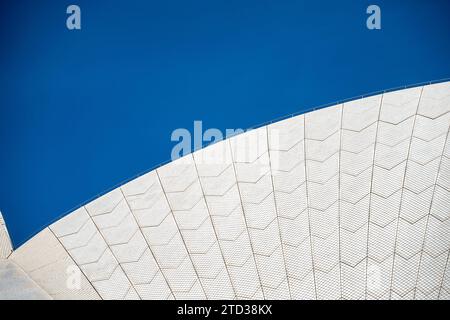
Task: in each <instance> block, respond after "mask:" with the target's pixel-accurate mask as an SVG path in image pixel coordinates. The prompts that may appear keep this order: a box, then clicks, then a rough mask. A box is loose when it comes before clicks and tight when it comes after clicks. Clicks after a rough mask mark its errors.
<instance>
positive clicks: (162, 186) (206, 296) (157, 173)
mask: <svg viewBox="0 0 450 320" xmlns="http://www.w3.org/2000/svg"><path fill="white" fill-rule="evenodd" d="M155 172H156V176H157V178H158V181H159V184H160V186H161V189H162V192H163V193H164V197H165V198H166V202H167V205H168V206H169V209H170V212H171V213H172V219H173V221H174V223H175V226H176V227H177V229H178V233H179V234H180V238H181V241H183V245H184V249H185V250H186V254H187V255H188V256H189V260H190V261H191V265H192V269H194V272H195V275H196V276H197V280H198V282H199V284H200V287H201V288H202V291H203V294H204V295H205V298H206V299H207V300H208V299H209V298H208V295H207V294H206V291H205V288H204V287H203V283H202V279H201V278H200V276H199V275H198V271H197V268H196V267H195V264H194V261H192V257H191V254H190V252H189V250H188V247H187V245H186V241H185V240H184V237H183V234H182V233H181V230H180V226H179V225H178V222H177V219H175V214H174V213H173V209H172V205H171V204H170V202H169V199H168V197H167V193H166V191H165V189H164V185H163V184H162V181H161V177H160V176H159V171H158V170H155ZM191 289H192V288H191Z"/></svg>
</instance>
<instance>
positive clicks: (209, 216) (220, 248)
mask: <svg viewBox="0 0 450 320" xmlns="http://www.w3.org/2000/svg"><path fill="white" fill-rule="evenodd" d="M191 156H192V162H193V163H194V167H195V173H196V175H197V180H198V183H199V184H200V190H201V191H202V197H203V198H202V199H203V201H205V205H206V209H207V210H208V218H209V220H210V221H211V226H212V229H213V231H214V236H215V237H216V241H217V246H218V247H219V250H220V255H221V256H222V261H223V264H224V266H225V269H226V270H227V274H228V278H229V280H230V284H231V287H232V289H233V293H234V298H235V299H236V297H237V292H236V286H235V284H234V281H233V278H232V277H231V274H230V270H228V265H227V262H226V261H225V255H224V254H223V250H222V246H221V244H220V239H219V236H218V234H217V230H216V226H215V224H214V219H213V217H212V216H211V210H210V208H209V204H208V201H207V200H206V196H205V191H204V189H203V184H202V180H201V179H200V175H199V173H198V168H197V163H196V162H195V157H194V154H193V153H192V154H191ZM230 167H231V164H230V165H228V166H227V169H226V170H228V168H230ZM215 178H218V177H215ZM202 224H203V223H202ZM199 228H200V227H199Z"/></svg>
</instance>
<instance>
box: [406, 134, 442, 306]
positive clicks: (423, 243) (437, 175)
mask: <svg viewBox="0 0 450 320" xmlns="http://www.w3.org/2000/svg"><path fill="white" fill-rule="evenodd" d="M449 135H450V125H449V126H448V128H447V137H446V138H445V142H444V146H443V147H442V154H441V160H440V161H439V167H438V169H437V172H436V177H435V179H434V187H433V193H432V196H431V201H430V206H429V208H428V214H427V222H426V225H425V232H424V235H423V240H422V246H421V252H420V258H419V265H418V267H417V278H416V281H415V283H414V296H413V300H415V299H416V293H417V285H418V283H419V276H420V267H421V265H422V257H423V252H424V249H425V243H426V239H427V232H428V224H429V221H430V216H431V209H432V208H433V202H434V196H435V192H436V184H437V182H438V180H439V174H440V171H441V165H442V158H443V156H442V155H443V154H444V152H445V149H446V146H447V142H448V141H449V140H448V139H449ZM444 276H445V270H444Z"/></svg>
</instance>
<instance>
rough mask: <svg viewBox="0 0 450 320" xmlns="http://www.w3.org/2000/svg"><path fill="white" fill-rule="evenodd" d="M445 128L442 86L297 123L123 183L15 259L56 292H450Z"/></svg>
mask: <svg viewBox="0 0 450 320" xmlns="http://www.w3.org/2000/svg"><path fill="white" fill-rule="evenodd" d="M449 125H450V83H448V82H447V83H441V84H435V85H430V86H425V87H418V88H411V89H405V90H400V91H396V92H391V93H386V94H383V95H378V96H372V97H368V98H364V99H360V100H355V101H351V102H346V103H344V104H340V105H336V106H333V107H328V108H325V109H322V110H318V111H314V112H311V113H307V114H305V115H300V116H296V117H293V118H289V119H286V120H283V121H280V122H277V123H274V124H271V125H269V126H265V127H262V128H259V129H256V130H252V131H250V132H246V133H244V134H241V135H238V136H235V137H233V138H231V139H229V140H226V141H223V142H219V143H216V144H214V145H211V146H209V147H207V148H205V149H203V150H200V151H197V152H195V153H193V154H191V155H188V156H186V157H184V158H181V159H179V160H177V161H174V162H172V163H170V164H167V165H165V166H163V167H160V168H158V169H157V170H154V171H152V172H150V173H148V174H145V175H143V176H141V177H139V178H137V179H135V180H133V181H131V182H129V183H127V184H125V185H123V186H121V187H120V188H118V189H116V190H113V191H112V192H110V193H108V194H106V195H104V196H102V197H100V198H98V199H97V200H95V201H93V202H91V203H89V204H88V205H86V206H84V207H82V208H80V209H78V210H76V211H75V212H73V213H72V214H70V215H68V216H66V217H65V218H63V219H61V220H60V221H58V222H56V223H55V224H53V225H52V226H50V227H49V228H47V229H45V230H44V231H42V232H41V233H40V234H38V235H37V236H36V237H34V238H33V239H32V240H30V241H29V242H28V243H27V244H26V245H24V246H23V247H21V248H19V249H18V250H17V251H15V252H14V253H13V254H12V255H11V259H13V260H14V261H15V262H16V263H17V264H19V265H20V266H21V267H22V268H23V269H24V270H25V271H26V272H27V273H28V274H29V275H30V277H31V278H32V279H33V280H34V281H35V282H36V283H38V284H39V285H40V286H41V287H42V288H43V289H44V290H46V291H47V292H48V293H49V294H50V296H52V297H53V298H75V299H77V298H78V299H95V298H101V299H450V264H449V254H450V138H449ZM0 232H1V231H0ZM0 237H1V234H0ZM2 243H4V242H2ZM2 248H3V247H2ZM2 250H4V249H2ZM2 252H3V251H2ZM72 264H76V265H77V266H78V267H79V268H80V270H81V276H82V281H81V284H82V285H81V288H80V289H79V290H78V291H73V290H69V289H67V287H66V277H65V276H64V275H63V273H64V272H65V271H66V269H67V266H69V265H72ZM50 274H52V275H54V274H56V275H57V276H50Z"/></svg>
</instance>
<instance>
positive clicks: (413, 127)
mask: <svg viewBox="0 0 450 320" xmlns="http://www.w3.org/2000/svg"><path fill="white" fill-rule="evenodd" d="M423 88H424V87H422V89H421V90H420V95H419V99H418V101H417V106H416V113H415V114H414V118H413V119H414V120H413V125H412V129H411V136H410V138H409V146H408V152H407V154H406V162H405V169H404V171H403V179H402V187H401V190H402V191H401V192H400V204H399V208H398V214H397V225H396V227H395V240H394V255H393V258H392V268H391V281H390V284H389V299H392V287H393V284H394V268H395V256H396V255H397V240H398V228H399V225H400V215H401V213H402V207H403V206H402V204H403V194H404V191H405V180H406V174H407V173H408V162H410V159H409V158H410V156H411V146H412V142H413V137H414V129H415V128H416V121H417V114H418V113H419V107H420V103H421V101H422V95H423Z"/></svg>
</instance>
